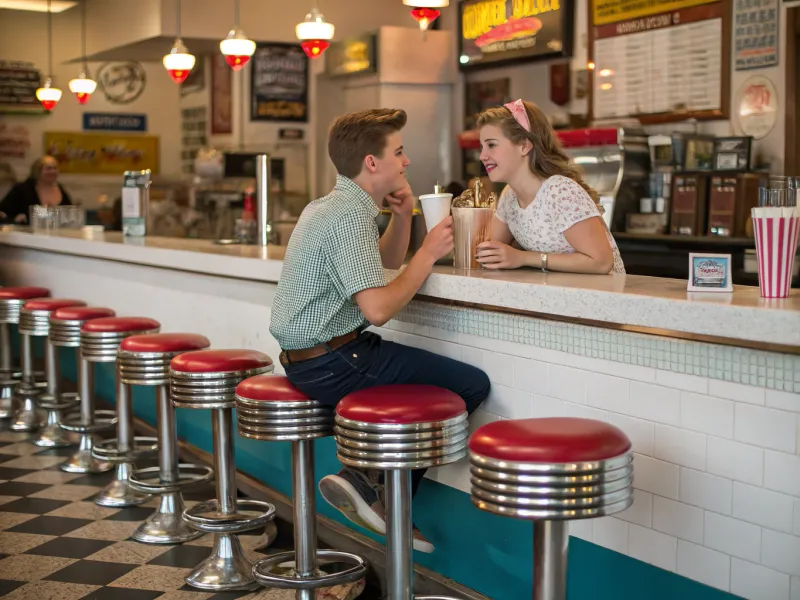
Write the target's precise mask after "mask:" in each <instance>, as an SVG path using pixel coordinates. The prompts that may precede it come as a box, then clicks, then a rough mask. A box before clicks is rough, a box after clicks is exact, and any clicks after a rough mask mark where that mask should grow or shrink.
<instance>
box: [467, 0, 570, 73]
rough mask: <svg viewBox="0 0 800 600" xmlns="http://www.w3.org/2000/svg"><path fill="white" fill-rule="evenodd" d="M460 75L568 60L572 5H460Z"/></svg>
mask: <svg viewBox="0 0 800 600" xmlns="http://www.w3.org/2000/svg"><path fill="white" fill-rule="evenodd" d="M458 10H459V13H458V16H459V30H460V35H459V37H458V46H459V64H460V67H461V69H472V68H476V67H480V66H483V65H490V66H497V65H498V64H502V63H510V62H521V61H532V60H541V59H548V58H554V57H563V56H570V55H571V54H572V23H573V10H574V8H573V2H572V0H462V2H459V4H458Z"/></svg>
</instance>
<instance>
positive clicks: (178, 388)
mask: <svg viewBox="0 0 800 600" xmlns="http://www.w3.org/2000/svg"><path fill="white" fill-rule="evenodd" d="M272 369H273V366H272V365H267V366H266V367H260V368H258V369H250V370H247V371H225V372H216V373H186V372H183V371H175V370H173V369H170V397H171V398H172V404H173V405H174V406H176V407H178V408H210V409H216V408H235V407H236V386H237V385H239V384H240V383H241V382H242V381H243V380H245V379H247V378H248V377H252V376H253V375H261V374H262V373H271V372H272Z"/></svg>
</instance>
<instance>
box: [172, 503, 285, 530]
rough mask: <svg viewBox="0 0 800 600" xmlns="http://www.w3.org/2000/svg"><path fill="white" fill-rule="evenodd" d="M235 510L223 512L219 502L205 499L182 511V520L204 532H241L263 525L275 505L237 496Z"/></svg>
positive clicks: (273, 513)
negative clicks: (228, 512)
mask: <svg viewBox="0 0 800 600" xmlns="http://www.w3.org/2000/svg"><path fill="white" fill-rule="evenodd" d="M235 502H236V512H235V513H233V514H230V515H228V514H224V513H223V512H222V510H221V509H220V506H219V502H218V501H217V500H216V499H214V500H206V501H205V502H201V503H200V504H197V505H195V506H193V507H192V508H187V509H186V510H185V511H183V518H184V520H185V521H186V522H187V523H189V524H190V525H191V526H192V527H194V528H195V529H197V530H199V531H203V532H205V533H242V532H245V531H252V530H253V529H258V528H259V527H263V526H264V525H265V524H266V523H267V521H270V520H272V519H273V518H274V517H275V507H274V506H273V505H272V504H270V503H269V502H262V501H261V500H243V499H241V498H237V499H236V500H235Z"/></svg>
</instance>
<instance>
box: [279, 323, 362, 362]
mask: <svg viewBox="0 0 800 600" xmlns="http://www.w3.org/2000/svg"><path fill="white" fill-rule="evenodd" d="M360 333H361V329H356V330H355V331H351V332H350V333H345V334H344V335H340V336H337V337H335V338H332V339H330V340H329V341H328V342H327V343H325V344H317V345H316V346H311V348H303V349H302V350H284V351H283V352H281V354H280V361H281V364H282V365H283V366H286V365H287V364H291V363H298V362H302V361H304V360H311V359H312V358H317V357H318V356H322V355H323V354H327V353H328V352H330V351H331V350H336V349H337V348H341V347H342V346H344V345H345V344H347V343H349V342H352V341H353V340H354V339H356V338H357V337H358V336H359V334H360Z"/></svg>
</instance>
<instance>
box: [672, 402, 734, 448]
mask: <svg viewBox="0 0 800 600" xmlns="http://www.w3.org/2000/svg"><path fill="white" fill-rule="evenodd" d="M733 404H734V403H733V402H731V401H730V400H722V399H720V398H712V397H711V396H703V395H700V394H691V393H688V392H681V425H683V426H684V427H687V428H688V429H693V430H694V431H700V432H702V433H710V434H711V435H717V436H719V437H726V438H731V437H733Z"/></svg>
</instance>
